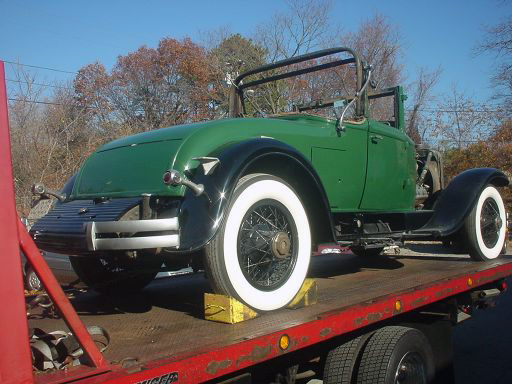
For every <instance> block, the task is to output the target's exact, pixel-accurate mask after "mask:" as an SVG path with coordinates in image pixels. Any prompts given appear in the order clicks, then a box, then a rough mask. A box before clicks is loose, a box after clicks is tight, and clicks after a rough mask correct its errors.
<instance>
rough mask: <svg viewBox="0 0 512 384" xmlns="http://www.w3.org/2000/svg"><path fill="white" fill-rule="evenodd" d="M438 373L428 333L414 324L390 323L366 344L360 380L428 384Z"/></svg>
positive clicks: (364, 383)
mask: <svg viewBox="0 0 512 384" xmlns="http://www.w3.org/2000/svg"><path fill="white" fill-rule="evenodd" d="M434 375H435V366H434V357H433V354H432V348H431V347H430V344H429V342H428V340H427V338H426V337H425V335H424V334H423V333H422V332H420V331H418V330H417V329H414V328H407V327H399V326H389V327H384V328H381V329H379V330H378V331H376V332H375V333H374V334H373V336H372V337H371V338H370V340H369V341H368V344H367V345H366V347H365V348H364V351H363V354H362V357H361V363H360V365H359V371H358V373H357V384H396V383H403V384H405V383H414V384H427V383H430V382H431V380H432V379H433V378H434Z"/></svg>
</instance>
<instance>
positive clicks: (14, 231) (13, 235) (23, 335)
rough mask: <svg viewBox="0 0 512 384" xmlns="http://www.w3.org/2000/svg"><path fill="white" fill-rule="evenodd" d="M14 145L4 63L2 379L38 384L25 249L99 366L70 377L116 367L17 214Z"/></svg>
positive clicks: (0, 82) (0, 103) (0, 72)
mask: <svg viewBox="0 0 512 384" xmlns="http://www.w3.org/2000/svg"><path fill="white" fill-rule="evenodd" d="M12 180H13V177H12V162H11V144H10V138H9V117H8V112H7V89H6V85H5V67H4V63H3V62H2V61H0V196H1V198H0V212H1V213H2V214H1V216H0V252H1V255H2V268H0V293H1V294H0V307H1V308H2V315H1V316H0V340H1V342H2V347H3V348H4V350H3V351H2V353H0V382H2V383H32V382H33V376H32V355H31V352H30V348H29V343H28V337H29V334H28V323H27V316H26V310H25V298H24V296H23V274H22V266H21V258H20V249H21V250H23V252H24V254H25V256H26V258H27V261H28V262H29V263H30V265H31V266H32V267H33V268H34V271H35V272H36V274H37V275H38V276H39V279H40V280H41V282H42V283H43V285H44V287H45V288H46V291H47V293H48V295H49V296H50V298H51V299H52V301H53V302H54V303H55V306H56V307H57V309H58V310H59V312H60V313H61V315H62V317H63V318H64V320H65V321H66V324H67V325H68V327H69V329H70V330H71V332H73V334H74V335H75V337H76V338H77V340H78V341H79V343H80V345H81V346H82V348H83V350H84V352H85V354H86V356H87V357H88V358H89V362H90V365H91V366H92V367H93V369H80V370H77V371H76V372H73V373H72V374H71V375H68V376H67V379H68V380H69V379H71V378H79V377H85V376H90V375H92V374H98V373H100V372H106V371H108V370H110V365H109V364H108V362H107V361H106V360H105V358H104V357H103V355H102V354H101V352H100V351H99V349H98V347H97V346H96V345H95V344H94V341H93V340H92V338H91V336H90V335H89V333H88V332H87V329H86V328H85V326H84V324H83V323H82V321H81V320H80V318H79V317H78V315H77V313H76V312H75V310H74V309H73V307H72V306H71V303H70V302H69V300H68V299H67V297H66V295H65V294H64V292H63V291H62V289H61V287H60V285H59V284H58V282H57V280H56V279H55V277H54V276H53V274H52V273H51V271H50V269H49V268H48V265H47V264H46V262H45V261H44V259H43V257H42V256H41V253H40V252H39V250H38V249H37V247H36V245H35V244H34V242H33V241H32V238H31V237H30V236H29V235H28V233H27V231H26V229H25V227H24V226H23V224H22V223H21V221H20V219H19V218H18V215H17V213H16V207H15V195H14V188H13V184H12Z"/></svg>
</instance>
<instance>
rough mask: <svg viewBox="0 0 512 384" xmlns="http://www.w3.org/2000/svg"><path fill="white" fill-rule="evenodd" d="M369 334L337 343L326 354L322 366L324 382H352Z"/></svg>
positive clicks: (329, 383) (337, 383) (328, 383)
mask: <svg viewBox="0 0 512 384" xmlns="http://www.w3.org/2000/svg"><path fill="white" fill-rule="evenodd" d="M369 337H370V335H362V336H359V337H356V338H355V339H352V340H350V341H347V342H346V343H345V344H342V345H339V346H338V347H336V348H334V349H332V350H331V351H329V353H328V354H327V358H326V359H325V366H324V377H323V383H324V384H352V383H353V382H354V380H355V373H356V371H357V370H356V367H357V365H358V364H359V360H360V358H361V355H362V353H363V348H364V346H365V345H366V342H367V341H368V338H369Z"/></svg>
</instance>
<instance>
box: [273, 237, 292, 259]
mask: <svg viewBox="0 0 512 384" xmlns="http://www.w3.org/2000/svg"><path fill="white" fill-rule="evenodd" d="M290 246H291V242H290V238H289V237H288V234H287V233H285V232H279V233H277V235H275V236H274V238H273V239H272V254H273V255H274V257H277V258H278V259H284V258H286V257H287V256H289V254H290Z"/></svg>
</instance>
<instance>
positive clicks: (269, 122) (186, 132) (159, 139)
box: [70, 115, 336, 199]
mask: <svg viewBox="0 0 512 384" xmlns="http://www.w3.org/2000/svg"><path fill="white" fill-rule="evenodd" d="M335 134H336V131H335V129H334V123H332V122H330V121H327V120H326V119H322V118H319V117H315V116H307V115H306V116H304V115H285V116H283V117H280V118H265V119H262V118H243V119H240V118H239V119H220V120H213V121H208V122H203V123H195V124H186V125H179V126H174V127H170V128H163V129H158V130H153V131H149V132H143V133H139V134H137V135H133V136H129V137H124V138H121V139H118V140H114V141H112V142H110V143H107V144H105V145H104V146H103V147H101V148H99V149H98V150H97V151H96V152H94V153H93V154H92V155H91V156H89V158H88V159H87V160H86V162H85V163H84V165H83V166H82V168H81V170H80V172H79V173H78V175H77V178H76V181H75V184H74V186H73V191H72V193H71V196H70V198H71V199H91V198H96V197H135V196H140V195H141V194H143V193H149V194H152V195H159V196H183V194H184V192H185V189H184V187H171V186H168V185H165V184H164V183H163V182H162V176H163V174H164V173H165V171H167V170H168V169H175V170H177V171H179V172H191V173H193V171H194V169H195V168H197V167H198V166H199V162H198V161H197V160H194V159H195V158H197V157H201V156H210V155H211V153H214V152H215V151H216V150H218V148H221V147H223V146H225V145H229V144H231V143H236V142H240V141H243V140H248V139H252V138H258V137H265V138H272V139H276V140H280V141H283V142H285V143H288V144H289V145H292V146H293V147H295V148H296V149H297V150H299V151H300V152H302V153H303V154H304V156H305V157H306V158H310V156H311V150H310V147H311V146H312V145H314V143H315V142H318V143H319V144H317V145H319V146H321V145H322V144H321V142H323V140H324V138H325V135H330V136H332V137H333V138H334V137H335V136H334V135H335ZM318 140H320V141H318Z"/></svg>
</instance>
